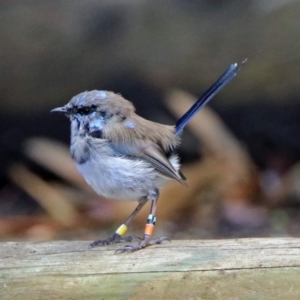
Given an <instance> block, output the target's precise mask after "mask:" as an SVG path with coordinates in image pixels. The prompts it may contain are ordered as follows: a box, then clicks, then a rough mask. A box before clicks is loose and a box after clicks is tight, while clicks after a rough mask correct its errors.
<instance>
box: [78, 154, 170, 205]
mask: <svg viewBox="0 0 300 300" xmlns="http://www.w3.org/2000/svg"><path fill="white" fill-rule="evenodd" d="M76 166H77V169H78V170H79V172H80V173H81V174H82V176H83V177H84V178H85V180H86V181H87V183H88V184H89V185H91V186H92V188H93V189H94V190H95V191H96V192H97V193H98V194H99V195H102V196H104V197H106V198H110V199H116V200H138V199H140V198H141V197H144V196H147V195H148V192H149V190H150V189H153V188H155V187H156V186H157V183H158V182H157V180H158V178H157V176H156V172H155V171H154V169H153V168H152V167H151V166H150V165H149V164H148V163H147V162H143V161H141V160H130V159H128V158H125V157H107V156H105V157H103V156H100V155H98V157H97V158H90V159H89V160H88V161H87V162H85V163H83V164H76ZM160 181H161V180H160ZM164 181H165V180H164ZM160 185H161V184H160Z"/></svg>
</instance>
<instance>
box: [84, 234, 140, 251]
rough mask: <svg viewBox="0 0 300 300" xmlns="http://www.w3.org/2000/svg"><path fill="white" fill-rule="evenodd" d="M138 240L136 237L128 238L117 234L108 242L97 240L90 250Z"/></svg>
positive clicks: (107, 240) (108, 239)
mask: <svg viewBox="0 0 300 300" xmlns="http://www.w3.org/2000/svg"><path fill="white" fill-rule="evenodd" d="M134 238H136V237H135V236H131V235H130V236H126V237H121V236H120V235H119V234H117V233H115V234H114V235H113V236H111V237H109V238H107V239H106V240H96V241H94V242H92V243H91V244H90V248H95V247H98V246H106V245H110V244H115V243H122V242H132V241H133V239H134Z"/></svg>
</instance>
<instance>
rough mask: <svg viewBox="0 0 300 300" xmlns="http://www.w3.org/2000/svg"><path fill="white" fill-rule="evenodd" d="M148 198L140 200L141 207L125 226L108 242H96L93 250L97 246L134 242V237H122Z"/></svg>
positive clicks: (137, 208)
mask: <svg viewBox="0 0 300 300" xmlns="http://www.w3.org/2000/svg"><path fill="white" fill-rule="evenodd" d="M147 200H148V199H147V198H143V199H141V200H140V203H139V205H138V206H137V207H136V209H135V210H134V211H133V212H132V214H131V215H130V217H129V218H128V219H127V220H126V222H125V223H124V224H122V225H121V226H120V227H119V228H118V229H117V230H116V232H115V233H114V234H113V236H111V237H109V238H108V239H106V240H96V241H94V242H92V243H91V244H90V247H91V248H94V247H97V246H104V245H109V244H114V243H121V242H132V240H133V239H134V237H133V236H127V237H122V236H123V235H124V234H125V233H126V232H127V229H128V225H129V223H130V222H131V221H132V219H133V218H134V217H135V216H136V215H137V214H138V212H139V211H140V210H141V209H142V207H143V206H144V205H145V204H146V202H147Z"/></svg>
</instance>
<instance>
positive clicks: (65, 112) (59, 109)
mask: <svg viewBox="0 0 300 300" xmlns="http://www.w3.org/2000/svg"><path fill="white" fill-rule="evenodd" d="M50 112H58V113H64V114H69V112H68V110H67V109H66V107H65V106H63V107H57V108H54V109H52V110H50Z"/></svg>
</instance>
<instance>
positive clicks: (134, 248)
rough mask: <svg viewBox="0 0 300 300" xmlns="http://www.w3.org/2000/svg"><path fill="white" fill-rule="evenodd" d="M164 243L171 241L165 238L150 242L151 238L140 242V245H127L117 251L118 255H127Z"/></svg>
mask: <svg viewBox="0 0 300 300" xmlns="http://www.w3.org/2000/svg"><path fill="white" fill-rule="evenodd" d="M163 241H169V242H171V240H170V239H169V238H167V237H165V236H163V237H161V238H158V239H155V240H150V239H149V238H148V239H147V238H144V239H143V240H142V241H140V242H139V243H138V244H134V245H126V246H124V247H122V248H118V249H117V250H116V251H115V254H116V253H125V252H135V251H137V250H141V249H143V248H145V247H148V246H151V245H157V244H161V243H162V242H163Z"/></svg>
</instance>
